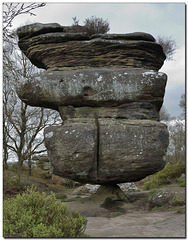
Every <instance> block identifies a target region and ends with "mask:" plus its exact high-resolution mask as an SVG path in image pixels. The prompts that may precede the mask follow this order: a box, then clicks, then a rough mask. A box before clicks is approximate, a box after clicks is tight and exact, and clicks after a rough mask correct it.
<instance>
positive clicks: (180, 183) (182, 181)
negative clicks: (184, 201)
mask: <svg viewBox="0 0 188 240" xmlns="http://www.w3.org/2000/svg"><path fill="white" fill-rule="evenodd" d="M178 186H179V187H185V175H184V176H181V177H180V178H178Z"/></svg>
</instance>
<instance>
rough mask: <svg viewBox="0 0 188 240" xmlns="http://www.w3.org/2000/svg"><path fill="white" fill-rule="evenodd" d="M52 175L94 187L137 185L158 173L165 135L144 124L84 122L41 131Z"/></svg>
mask: <svg viewBox="0 0 188 240" xmlns="http://www.w3.org/2000/svg"><path fill="white" fill-rule="evenodd" d="M45 145H46V147H47V149H48V154H49V157H50V160H51V163H52V166H53V171H54V174H57V175H59V176H62V177H65V178H71V179H72V180H76V181H80V182H85V183H94V184H96V183H97V184H116V183H121V182H130V181H139V180H140V179H142V178H144V177H145V176H147V175H150V174H153V173H154V172H156V171H159V170H160V169H162V168H163V167H164V165H165V160H164V155H165V152H166V148H167V145H168V132H167V130H166V126H165V125H164V124H162V123H159V122H155V121H148V120H132V121H130V120H123V119H119V120H114V119H113V120H112V119H98V122H95V121H94V120H93V121H92V120H91V119H86V118H85V122H84V121H83V120H82V121H79V120H77V119H75V120H74V121H73V120H69V121H67V122H66V123H65V124H64V125H63V126H57V127H55V126H54V127H48V128H46V129H45Z"/></svg>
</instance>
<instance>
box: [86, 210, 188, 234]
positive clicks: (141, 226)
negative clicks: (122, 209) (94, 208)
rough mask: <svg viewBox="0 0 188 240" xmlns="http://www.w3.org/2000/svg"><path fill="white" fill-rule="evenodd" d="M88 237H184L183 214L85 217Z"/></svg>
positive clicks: (130, 214)
mask: <svg viewBox="0 0 188 240" xmlns="http://www.w3.org/2000/svg"><path fill="white" fill-rule="evenodd" d="M87 219H88V223H87V228H86V231H85V233H86V234H87V235H89V237H128V238H131V237H169V238H171V237H185V214H178V213H177V212H172V211H168V212H144V211H143V212H133V213H126V214H124V215H121V216H117V217H114V218H106V217H87Z"/></svg>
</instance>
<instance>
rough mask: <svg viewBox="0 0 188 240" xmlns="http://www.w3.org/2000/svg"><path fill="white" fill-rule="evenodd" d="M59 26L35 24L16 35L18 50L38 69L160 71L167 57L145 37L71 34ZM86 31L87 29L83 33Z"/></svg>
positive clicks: (153, 41)
mask: <svg viewBox="0 0 188 240" xmlns="http://www.w3.org/2000/svg"><path fill="white" fill-rule="evenodd" d="M69 30H70V31H69V32H67V31H68V28H66V27H63V26H60V25H59V24H52V26H51V25H50V24H47V25H46V24H44V26H43V25H42V24H39V23H35V24H31V25H28V26H25V27H20V28H19V29H18V31H17V33H18V36H19V43H18V45H19V47H20V49H21V50H22V51H23V52H24V53H25V54H26V56H27V57H28V58H29V59H30V60H31V62H32V63H33V64H34V65H36V66H37V67H39V68H44V69H61V70H65V69H66V68H74V69H78V68H82V69H83V68H90V67H104V66H105V67H116V68H121V67H124V68H127V67H128V68H131V67H134V68H144V69H151V70H159V69H160V68H161V67H162V65H163V61H164V60H165V58H166V57H165V54H164V52H163V49H162V47H161V45H160V44H158V43H156V42H155V39H154V38H153V37H152V36H151V35H150V34H146V33H129V34H98V35H93V36H91V37H89V36H88V34H86V33H70V32H71V28H70V29H69ZM83 30H84V29H83Z"/></svg>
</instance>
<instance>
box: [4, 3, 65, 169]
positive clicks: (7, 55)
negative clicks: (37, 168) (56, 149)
mask: <svg viewBox="0 0 188 240" xmlns="http://www.w3.org/2000/svg"><path fill="white" fill-rule="evenodd" d="M44 5H45V4H44V3H40V4H36V3H31V4H27V3H26V4H23V3H4V4H3V163H4V165H5V167H7V161H8V159H9V158H10V155H14V156H16V157H17V159H18V161H19V164H20V165H22V164H23V161H24V160H25V159H31V156H32V155H33V154H39V153H42V152H44V151H46V150H45V148H44V145H43V142H44V138H43V136H42V130H43V129H44V127H45V126H47V125H49V124H53V123H56V122H57V121H58V122H59V119H60V118H59V114H58V113H57V112H55V111H49V110H44V109H43V108H33V107H30V106H28V105H26V104H25V103H23V102H22V101H21V100H20V99H19V98H18V97H17V95H16V91H15V82H16V79H18V78H20V77H25V78H29V77H30V76H31V75H32V74H34V73H35V72H36V68H35V67H34V65H32V64H31V63H30V61H29V60H28V59H27V58H26V57H25V56H24V55H23V54H21V53H20V51H19V50H18V49H17V44H16V40H15V36H14V34H12V31H11V26H12V21H13V20H14V18H15V17H16V16H18V15H20V14H30V15H35V14H34V13H33V12H32V11H33V10H34V9H36V8H38V7H42V6H44Z"/></svg>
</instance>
